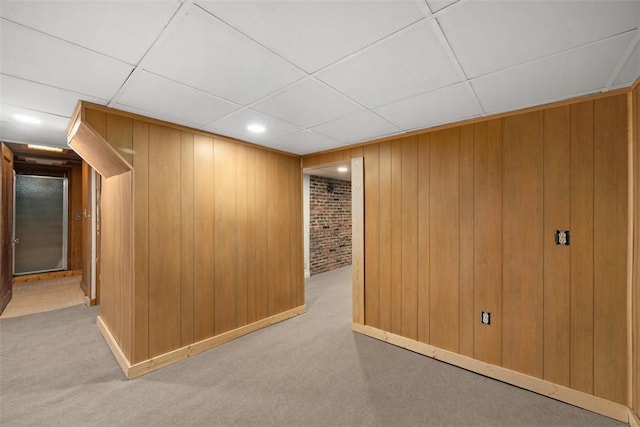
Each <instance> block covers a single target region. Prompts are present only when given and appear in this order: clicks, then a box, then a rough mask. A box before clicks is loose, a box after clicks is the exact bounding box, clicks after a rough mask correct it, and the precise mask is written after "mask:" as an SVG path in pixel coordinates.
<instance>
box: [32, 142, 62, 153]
mask: <svg viewBox="0 0 640 427" xmlns="http://www.w3.org/2000/svg"><path fill="white" fill-rule="evenodd" d="M27 148H29V149H30V150H40V151H53V152H54V153H62V152H63V151H64V149H62V148H59V147H47V146H46V145H34V144H27Z"/></svg>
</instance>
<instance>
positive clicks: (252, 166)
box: [245, 150, 264, 323]
mask: <svg viewBox="0 0 640 427" xmlns="http://www.w3.org/2000/svg"><path fill="white" fill-rule="evenodd" d="M245 179H246V181H247V218H246V219H247V225H246V227H247V253H246V256H247V323H253V322H255V321H256V320H258V317H257V316H258V314H257V302H258V301H257V295H256V281H257V275H256V270H257V263H256V252H257V246H258V245H259V244H260V243H261V242H259V241H258V239H257V230H256V229H257V227H258V221H257V218H258V217H263V216H264V211H259V210H258V209H257V205H256V204H257V200H258V196H257V194H256V184H257V183H256V150H247V174H246V178H245Z"/></svg>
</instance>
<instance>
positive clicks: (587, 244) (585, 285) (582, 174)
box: [571, 101, 593, 393]
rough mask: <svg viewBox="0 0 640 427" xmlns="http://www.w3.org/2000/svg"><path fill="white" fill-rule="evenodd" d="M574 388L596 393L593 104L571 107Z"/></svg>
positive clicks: (572, 380)
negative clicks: (594, 383)
mask: <svg viewBox="0 0 640 427" xmlns="http://www.w3.org/2000/svg"><path fill="white" fill-rule="evenodd" d="M571 240H572V242H571V387H572V388H574V389H576V390H580V391H584V392H585V393H593V101H587V102H582V103H580V104H574V105H572V106H571Z"/></svg>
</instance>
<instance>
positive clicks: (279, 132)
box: [202, 109, 300, 147]
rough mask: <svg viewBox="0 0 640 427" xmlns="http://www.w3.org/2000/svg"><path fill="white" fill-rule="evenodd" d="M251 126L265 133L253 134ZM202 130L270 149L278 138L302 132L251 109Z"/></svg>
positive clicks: (234, 114)
mask: <svg viewBox="0 0 640 427" xmlns="http://www.w3.org/2000/svg"><path fill="white" fill-rule="evenodd" d="M250 124H260V125H262V126H264V127H265V128H266V130H265V132H263V133H252V132H250V131H249V130H248V129H247V126H249V125H250ZM202 129H203V130H206V131H209V132H213V133H217V134H221V135H227V136H231V137H233V138H239V139H242V140H244V141H249V142H255V143H256V144H261V145H266V146H269V147H271V145H270V144H271V143H277V141H278V138H280V137H282V136H285V135H289V134H291V133H294V132H297V131H299V130H300V128H298V127H296V126H294V125H292V124H290V123H287V122H284V121H282V120H280V119H276V118H274V117H271V116H268V115H266V114H264V113H261V112H259V111H253V110H250V109H244V110H240V111H238V112H236V113H233V114H231V115H229V116H227V117H225V118H223V119H220V120H217V121H215V122H213V123H211V124H209V125H207V126H204V127H203V128H202Z"/></svg>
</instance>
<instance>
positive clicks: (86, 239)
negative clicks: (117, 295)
mask: <svg viewBox="0 0 640 427" xmlns="http://www.w3.org/2000/svg"><path fill="white" fill-rule="evenodd" d="M0 160H2V159H0ZM0 185H1V184H0ZM81 209H82V279H81V282H80V286H81V287H82V291H83V292H84V294H85V296H87V297H91V298H95V297H94V296H90V294H91V236H92V235H91V233H92V231H91V218H92V216H91V215H95V212H91V211H92V209H91V166H89V164H88V163H87V162H85V161H82V207H81ZM0 224H1V223H0ZM0 227H1V225H0ZM0 232H1V231H0Z"/></svg>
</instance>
